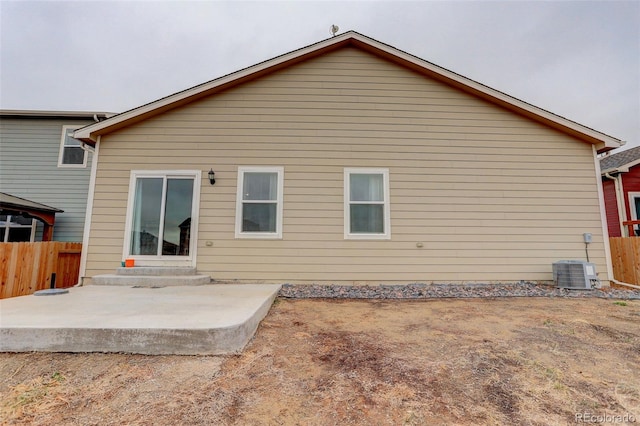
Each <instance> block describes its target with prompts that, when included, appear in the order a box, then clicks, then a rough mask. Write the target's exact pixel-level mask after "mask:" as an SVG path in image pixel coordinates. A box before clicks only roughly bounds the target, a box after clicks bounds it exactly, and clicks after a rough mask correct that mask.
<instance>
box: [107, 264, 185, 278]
mask: <svg viewBox="0 0 640 426" xmlns="http://www.w3.org/2000/svg"><path fill="white" fill-rule="evenodd" d="M116 274H117V275H123V276H154V277H158V276H159V277H162V276H172V277H175V276H190V275H196V268H191V267H155V268H154V267H149V266H136V267H133V268H118V269H117V270H116Z"/></svg>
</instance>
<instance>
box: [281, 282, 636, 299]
mask: <svg viewBox="0 0 640 426" xmlns="http://www.w3.org/2000/svg"><path fill="white" fill-rule="evenodd" d="M279 295H280V296H281V297H285V298H290V299H309V298H323V299H432V298H478V297H577V298H580V297H598V298H603V299H625V300H632V299H639V300H640V291H638V290H622V289H614V288H608V287H607V288H602V289H593V290H573V289H572V290H568V289H561V288H556V287H554V286H552V285H546V284H535V283H527V282H523V283H515V284H406V285H376V286H370V285H365V286H360V285H353V286H349V285H318V284H285V285H283V286H282V288H281V289H280V294H279Z"/></svg>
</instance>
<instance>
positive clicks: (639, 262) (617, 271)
mask: <svg viewBox="0 0 640 426" xmlns="http://www.w3.org/2000/svg"><path fill="white" fill-rule="evenodd" d="M609 245H610V246H611V263H612V266H613V277H614V278H615V279H616V280H618V281H622V282H623V283H627V284H635V285H640V237H612V238H609Z"/></svg>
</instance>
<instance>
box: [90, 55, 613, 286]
mask: <svg viewBox="0 0 640 426" xmlns="http://www.w3.org/2000/svg"><path fill="white" fill-rule="evenodd" d="M239 166H282V167H284V217H283V238H282V239H281V240H253V239H236V238H235V235H234V229H235V200H236V189H237V182H236V177H237V169H238V167H239ZM345 167H350V168H351V167H369V168H388V169H389V182H390V200H391V239H390V240H367V241H362V240H345V239H344V229H343V226H344V213H343V208H344V204H343V201H344V200H343V191H344V182H343V173H344V168H345ZM210 168H213V169H214V170H215V172H216V180H217V182H216V185H215V186H210V185H209V182H208V180H207V179H206V172H207V171H208V170H209V169H210ZM145 169H153V170H171V169H199V170H202V173H203V179H202V186H201V188H200V191H201V192H200V221H199V234H198V243H197V244H198V250H197V253H198V257H197V268H198V270H199V271H200V272H203V273H208V274H211V276H212V277H213V278H214V279H216V280H221V281H229V280H239V281H260V282H303V283H304V282H336V283H364V282H370V283H377V282H443V281H453V282H459V281H484V282H486V281H519V280H550V279H551V264H552V262H554V261H556V260H561V259H584V257H585V251H584V244H583V242H582V234H583V233H584V232H590V233H592V234H593V239H594V242H593V244H591V245H590V247H589V255H590V259H591V261H594V262H596V264H597V268H598V271H599V272H600V276H601V277H602V278H603V279H607V277H606V264H605V251H604V244H603V238H602V226H601V218H600V212H599V204H598V194H597V186H596V182H597V180H596V178H595V169H594V162H593V155H592V149H591V145H589V144H587V143H584V142H581V141H578V140H576V139H573V138H571V137H569V136H566V135H564V134H562V133H559V132H557V131H555V130H552V129H550V128H547V127H544V126H542V125H540V124H537V123H535V122H532V121H530V120H528V119H526V118H524V117H521V116H518V115H515V114H513V113H511V112H508V111H506V110H503V109H501V108H499V107H496V106H494V105H492V104H489V103H487V102H486V101H483V100H480V99H478V98H475V97H472V96H469V95H467V94H465V93H463V92H461V91H458V90H455V89H452V88H450V87H448V86H445V85H443V84H441V83H439V82H436V81H434V80H430V79H427V78H425V77H423V76H421V75H419V74H417V73H415V72H413V71H409V70H407V69H404V68H401V67H398V66H397V65H395V64H393V63H390V62H387V61H385V60H382V59H379V58H377V57H375V56H372V55H370V54H367V53H364V52H362V51H359V50H357V49H354V48H345V49H342V50H338V51H335V52H332V53H330V54H327V55H325V56H321V57H318V58H315V59H312V60H309V61H307V62H304V63H301V64H298V65H295V66H292V67H290V68H287V69H284V70H281V71H279V72H277V73H275V74H271V75H269V76H267V77H263V78H261V79H259V80H254V81H252V82H249V83H246V84H243V85H241V86H238V87H236V88H233V89H230V90H227V91H225V92H222V93H219V94H217V95H214V96H212V97H209V98H206V99H203V100H200V101H198V102H195V103H192V104H189V105H187V106H184V107H181V108H179V109H176V110H173V111H170V112H167V113H164V114H162V115H159V116H156V117H154V118H151V119H148V120H146V121H144V122H141V123H138V124H136V125H133V126H130V127H128V128H125V129H121V130H119V131H117V132H115V133H112V134H109V135H105V136H104V137H103V138H102V140H101V144H100V159H99V167H98V172H97V181H96V193H95V202H94V209H93V213H94V216H93V222H92V231H91V238H90V242H89V244H90V246H89V257H88V267H87V272H88V275H89V276H92V275H94V274H98V273H112V272H113V270H114V269H115V268H116V267H117V266H118V265H119V263H120V261H121V260H122V249H123V237H124V224H125V214H126V208H127V205H126V204H127V194H128V191H129V176H130V171H131V170H145ZM207 242H212V244H213V245H212V246H207V245H206V243H207ZM417 243H422V245H423V247H422V248H418V247H417V246H416V244H417Z"/></svg>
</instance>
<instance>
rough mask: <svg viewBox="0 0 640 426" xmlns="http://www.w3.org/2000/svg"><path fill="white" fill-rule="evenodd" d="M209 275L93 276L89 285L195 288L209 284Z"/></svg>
mask: <svg viewBox="0 0 640 426" xmlns="http://www.w3.org/2000/svg"><path fill="white" fill-rule="evenodd" d="M210 282H211V277H210V276H209V275H119V274H105V275H95V276H94V277H93V278H91V284H94V285H109V286H127V287H169V286H197V285H204V284H209V283H210Z"/></svg>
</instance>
